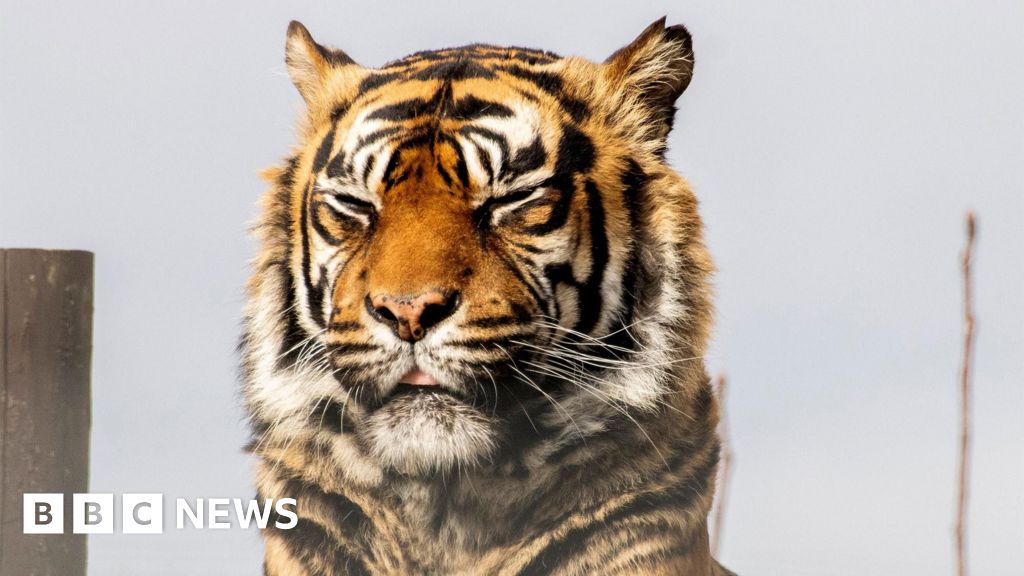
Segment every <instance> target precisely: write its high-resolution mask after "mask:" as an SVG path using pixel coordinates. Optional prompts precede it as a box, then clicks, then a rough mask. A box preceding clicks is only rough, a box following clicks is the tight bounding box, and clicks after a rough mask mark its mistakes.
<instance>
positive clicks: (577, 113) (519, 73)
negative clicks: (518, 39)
mask: <svg viewBox="0 0 1024 576" xmlns="http://www.w3.org/2000/svg"><path fill="white" fill-rule="evenodd" d="M499 69H500V70H502V71H503V72H507V73H508V74H511V75H512V76H515V77H516V78H519V79H521V80H526V81H528V82H530V83H531V84H533V85H534V86H536V87H537V88H540V89H541V90H543V91H544V92H547V93H548V94H550V95H552V96H554V97H555V99H557V100H558V103H559V104H561V106H562V108H563V109H564V110H565V112H566V113H567V114H569V116H570V117H571V118H572V119H573V121H574V122H582V121H583V120H585V119H586V118H587V116H588V115H589V114H590V109H589V108H588V107H587V104H586V103H585V102H583V101H582V100H580V99H578V98H574V97H572V96H570V95H569V94H567V93H566V91H565V81H564V80H563V79H562V77H561V76H559V75H558V74H555V73H553V72H547V71H544V70H533V69H531V68H527V67H524V66H520V65H518V64H510V65H507V66H501V67H500V68H499Z"/></svg>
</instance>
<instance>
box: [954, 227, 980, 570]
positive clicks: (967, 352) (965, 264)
mask: <svg viewBox="0 0 1024 576" xmlns="http://www.w3.org/2000/svg"><path fill="white" fill-rule="evenodd" d="M974 220H975V219H974V211H973V210H968V211H967V242H966V244H965V245H964V251H963V254H961V256H960V265H961V272H962V273H963V290H964V300H963V311H964V350H963V358H962V359H961V361H960V462H959V473H958V474H959V476H958V480H957V498H956V528H955V544H956V566H957V570H956V573H957V576H967V542H966V540H967V488H968V480H969V476H970V474H969V473H970V464H971V360H972V357H973V353H974V302H973V294H972V290H971V284H972V277H971V264H972V262H971V260H972V256H973V252H974V232H975V222H974Z"/></svg>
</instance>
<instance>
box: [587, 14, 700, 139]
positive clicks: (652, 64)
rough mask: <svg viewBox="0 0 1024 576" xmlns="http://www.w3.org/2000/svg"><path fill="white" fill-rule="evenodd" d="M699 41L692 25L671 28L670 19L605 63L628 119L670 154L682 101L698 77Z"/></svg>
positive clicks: (617, 100) (656, 24)
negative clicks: (695, 68) (696, 49)
mask: <svg viewBox="0 0 1024 576" xmlns="http://www.w3.org/2000/svg"><path fill="white" fill-rule="evenodd" d="M693 61H694V59H693V40H692V38H691V37H690V33H689V32H688V31H687V30H686V27H684V26H682V25H675V26H669V27H667V28H666V27H665V18H664V17H663V18H661V19H660V20H658V21H656V22H654V23H653V24H651V25H650V26H648V27H647V29H645V30H644V31H643V32H642V33H641V34H640V35H639V36H637V38H636V40H633V42H631V43H630V44H629V45H628V46H625V47H623V48H621V49H619V50H618V51H616V52H615V53H614V54H612V55H611V56H610V57H608V59H607V60H605V62H604V71H605V78H606V80H607V82H608V85H609V86H610V87H611V91H612V98H613V101H614V102H615V104H616V105H617V106H618V107H619V109H620V110H622V111H623V113H624V114H625V115H626V118H624V120H625V121H627V122H630V123H633V124H638V125H637V126H633V129H634V130H635V129H640V135H642V137H644V138H647V139H649V140H653V141H654V143H656V144H657V145H658V149H657V151H658V152H664V146H665V139H666V137H667V136H668V133H669V131H670V130H671V129H672V121H673V118H674V116H675V111H676V107H675V103H676V100H677V99H678V98H679V96H680V95H682V93H683V91H684V90H686V87H687V86H688V85H689V84H690V78H691V77H692V76H693Z"/></svg>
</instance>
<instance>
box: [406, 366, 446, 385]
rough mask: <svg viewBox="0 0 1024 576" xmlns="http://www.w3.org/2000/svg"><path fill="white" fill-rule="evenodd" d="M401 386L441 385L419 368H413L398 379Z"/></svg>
mask: <svg viewBox="0 0 1024 576" xmlns="http://www.w3.org/2000/svg"><path fill="white" fill-rule="evenodd" d="M398 383H399V384H413V385H415V386H437V385H438V384H439V383H438V381H437V380H435V379H434V377H433V376H431V375H430V374H427V373H426V372H424V371H423V370H420V369H419V368H413V369H412V370H409V371H408V372H406V373H405V376H402V377H401V378H399V379H398Z"/></svg>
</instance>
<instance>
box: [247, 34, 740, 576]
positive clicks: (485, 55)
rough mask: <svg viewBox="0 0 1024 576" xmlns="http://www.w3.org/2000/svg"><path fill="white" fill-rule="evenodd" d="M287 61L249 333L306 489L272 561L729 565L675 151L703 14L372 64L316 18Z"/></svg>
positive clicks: (587, 568) (701, 313)
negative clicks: (602, 34) (573, 46)
mask: <svg viewBox="0 0 1024 576" xmlns="http://www.w3.org/2000/svg"><path fill="white" fill-rule="evenodd" d="M286 63H287V65H288V70H289V73H290V76H291V78H292V81H293V82H294V84H295V85H296V87H297V88H298V90H299V92H300V94H301V95H302V97H303V99H304V100H305V103H306V111H305V112H304V115H303V116H304V117H303V120H302V124H301V128H300V131H299V144H298V146H296V147H295V148H294V149H293V151H292V153H291V154H290V155H289V157H288V158H287V159H286V161H285V163H284V164H283V165H282V166H281V167H278V168H274V169H270V170H268V171H267V172H266V174H265V176H266V178H267V179H268V181H269V182H270V184H271V189H270V190H269V192H268V193H267V194H266V196H265V197H264V199H263V202H262V214H261V217H260V219H259V221H258V223H257V224H256V226H255V235H256V236H257V238H258V240H259V242H260V251H259V254H258V256H257V258H256V259H255V261H254V263H253V274H252V277H251V279H250V281H249V284H248V305H247V308H246V312H245V328H244V335H243V338H242V342H241V351H242V357H243V360H242V370H243V377H244V397H245V401H246V405H247V409H248V412H249V416H250V422H251V426H252V430H253V439H252V443H251V445H250V450H251V451H252V452H253V453H254V454H255V456H256V458H257V465H256V486H257V490H258V496H259V498H261V499H267V498H274V499H277V498H283V497H291V498H295V499H296V500H297V505H296V512H297V515H298V522H297V525H296V526H295V527H294V528H292V529H288V530H285V529H279V528H274V525H275V523H274V522H270V526H271V527H270V528H269V529H268V530H266V531H264V538H265V560H264V569H265V572H266V574H268V575H273V576H299V575H333V574H352V575H356V574H374V575H377V574H460V575H476V574H479V575H484V574H487V575H490V574H498V575H507V576H513V575H531V574H558V575H570V574H572V575H584V574H586V575H612V574H666V575H667V574H673V575H676V574H686V575H689V574H693V575H702V576H703V575H711V574H728V572H727V571H726V570H725V569H723V568H721V566H719V565H718V564H717V563H716V562H715V561H714V560H713V559H712V558H711V555H710V552H709V546H708V530H707V514H708V510H709V507H710V505H711V501H712V497H713V492H714V478H715V471H716V466H717V462H718V451H719V445H718V440H717V438H716V435H715V427H716V424H717V421H718V415H717V408H716V404H715V399H714V397H713V395H712V392H711V388H710V385H709V381H708V378H707V376H706V373H705V369H704V362H703V356H704V353H705V346H706V342H707V339H708V332H709V329H710V324H711V303H710V289H709V276H710V274H711V272H712V263H711V260H710V257H709V255H708V253H707V251H706V249H705V247H704V244H703V240H702V225H701V220H700V217H699V216H698V213H697V203H696V199H695V197H694V195H693V193H692V191H691V189H690V187H689V185H688V184H687V183H686V182H685V181H684V180H683V179H682V178H681V177H680V176H679V175H678V174H677V173H676V172H674V171H673V170H672V169H671V168H670V167H669V166H668V165H667V164H666V162H665V160H664V151H665V146H666V138H667V135H668V133H669V130H670V129H671V126H672V121H673V117H674V112H675V100H676V99H677V98H678V97H679V96H680V94H681V93H682V92H683V90H684V89H685V88H686V86H687V84H688V83H689V80H690V76H691V73H692V66H693V53H692V49H691V40H690V35H689V34H688V33H687V31H686V29H685V28H683V27H682V26H672V27H666V26H665V22H664V19H662V20H660V21H658V22H655V23H654V24H652V25H651V26H650V27H648V28H647V29H646V30H645V31H644V32H643V33H642V34H641V35H640V36H639V37H637V39H636V40H634V41H633V42H632V43H631V44H629V45H628V46H626V47H625V48H622V49H621V50H619V51H617V52H615V53H614V54H613V55H612V56H611V57H609V58H608V60H606V61H605V62H603V63H593V62H589V61H587V60H584V59H581V58H562V57H559V56H557V55H554V54H551V53H548V52H541V51H537V50H528V49H521V48H501V47H494V46H486V45H473V46H467V47H462V48H454V49H447V50H439V51H428V52H420V53H416V54H413V55H411V56H408V57H406V58H403V59H400V60H397V61H394V62H392V63H390V64H387V65H385V66H383V67H381V68H378V69H371V68H365V67H362V66H360V65H358V64H356V63H355V62H354V61H353V60H352V59H351V58H349V57H348V56H347V55H346V54H344V53H343V52H341V51H339V50H334V49H329V48H325V47H323V46H321V45H319V44H317V43H316V42H314V41H313V39H312V38H311V37H310V35H309V33H308V32H307V31H306V29H305V28H304V27H303V26H302V25H301V24H298V23H297V22H293V23H292V24H291V26H290V27H289V29H288V39H287V43H286ZM410 375H418V376H410ZM410 379H411V380H410ZM400 381H403V382H406V383H404V384H399V382H400Z"/></svg>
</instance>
